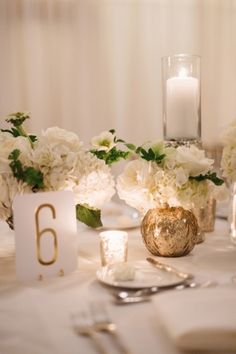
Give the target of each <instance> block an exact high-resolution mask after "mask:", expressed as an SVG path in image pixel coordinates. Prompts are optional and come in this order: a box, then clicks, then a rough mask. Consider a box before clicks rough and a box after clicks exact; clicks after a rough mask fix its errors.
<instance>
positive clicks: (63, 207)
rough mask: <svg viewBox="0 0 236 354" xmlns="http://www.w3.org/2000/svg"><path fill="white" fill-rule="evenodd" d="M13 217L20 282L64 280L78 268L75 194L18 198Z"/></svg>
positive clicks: (46, 194)
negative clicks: (61, 277)
mask: <svg viewBox="0 0 236 354" xmlns="http://www.w3.org/2000/svg"><path fill="white" fill-rule="evenodd" d="M13 215H14V228H15V243H16V276H17V279H18V280H20V281H30V280H33V279H35V280H36V279H38V280H43V279H44V278H47V277H54V276H63V275H64V274H67V273H69V272H72V271H73V270H75V269H76V268H77V247H76V233H77V224H76V215H75V203H74V198H73V193H72V192H69V191H59V192H42V193H33V194H24V195H22V196H16V197H15V199H14V203H13Z"/></svg>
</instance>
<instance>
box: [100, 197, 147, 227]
mask: <svg viewBox="0 0 236 354" xmlns="http://www.w3.org/2000/svg"><path fill="white" fill-rule="evenodd" d="M101 219H102V224H103V228H104V229H120V230H121V229H132V228H135V227H139V226H140V224H141V217H140V215H139V213H138V212H137V211H136V210H135V209H133V208H131V207H129V206H126V205H123V204H118V203H115V202H111V203H109V204H107V206H105V207H103V208H102V210H101Z"/></svg>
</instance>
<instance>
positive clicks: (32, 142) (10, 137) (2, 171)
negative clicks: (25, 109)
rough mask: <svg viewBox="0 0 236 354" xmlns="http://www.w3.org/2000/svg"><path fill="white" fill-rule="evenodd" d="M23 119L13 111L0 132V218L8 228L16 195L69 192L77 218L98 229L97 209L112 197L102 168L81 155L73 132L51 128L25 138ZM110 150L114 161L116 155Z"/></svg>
mask: <svg viewBox="0 0 236 354" xmlns="http://www.w3.org/2000/svg"><path fill="white" fill-rule="evenodd" d="M26 119H29V116H28V115H27V114H25V113H20V112H18V113H14V114H12V115H10V116H8V119H7V122H8V123H10V124H11V128H10V129H2V130H1V131H0V219H2V220H5V221H7V222H8V224H9V226H10V227H11V228H13V212H12V202H13V199H14V197H15V195H16V194H23V193H35V192H40V191H59V190H70V191H72V192H73V193H74V198H75V204H76V215H77V218H78V219H79V220H80V221H82V222H84V223H86V224H87V225H89V226H92V227H98V226H101V220H100V208H101V207H102V206H103V205H104V204H105V203H107V202H108V201H109V200H110V199H111V197H112V196H113V194H114V193H115V188H114V187H115V182H114V178H113V176H112V174H111V170H110V167H109V166H108V164H106V163H105V161H103V160H102V159H100V158H98V157H97V156H96V155H95V154H94V153H93V152H90V151H86V149H85V148H84V147H83V143H82V142H81V141H80V139H79V138H78V136H77V135H76V134H75V133H73V132H69V131H66V130H64V129H60V128H58V127H51V128H48V129H46V130H45V131H43V132H42V134H41V135H40V136H34V135H28V134H27V133H26V131H25V129H24V127H23V123H24V122H25V120H26ZM113 140H114V138H113ZM114 150H115V152H114V151H113V154H114V155H116V156H115V157H116V158H117V159H118V158H119V151H118V150H117V149H116V148H114ZM115 157H114V158H115Z"/></svg>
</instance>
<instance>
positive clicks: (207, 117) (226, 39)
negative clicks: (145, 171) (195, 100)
mask: <svg viewBox="0 0 236 354" xmlns="http://www.w3.org/2000/svg"><path fill="white" fill-rule="evenodd" d="M177 53H191V54H198V55H200V56H201V68H202V135H203V140H204V142H205V143H208V144H213V143H216V142H217V141H219V139H220V133H221V130H222V127H223V126H224V125H225V124H227V123H229V122H230V121H231V120H233V119H235V118H236V0H0V117H1V126H3V124H4V122H3V118H4V117H5V116H6V115H7V114H8V113H12V112H14V111H27V112H30V113H31V116H32V119H31V121H30V122H29V123H28V126H29V129H30V130H31V131H33V132H35V133H38V132H40V131H41V130H42V129H46V128H47V127H49V126H54V125H57V126H60V127H62V128H65V129H68V130H72V131H74V132H76V133H78V134H79V136H80V138H81V140H83V141H85V142H88V141H89V140H90V138H91V137H92V136H94V135H96V134H98V133H99V132H101V131H103V130H108V129H110V128H114V129H116V131H117V135H118V136H119V137H123V138H124V139H125V140H127V141H131V142H134V143H142V142H144V141H147V140H155V139H158V138H162V87H161V57H162V56H166V55H173V54H177Z"/></svg>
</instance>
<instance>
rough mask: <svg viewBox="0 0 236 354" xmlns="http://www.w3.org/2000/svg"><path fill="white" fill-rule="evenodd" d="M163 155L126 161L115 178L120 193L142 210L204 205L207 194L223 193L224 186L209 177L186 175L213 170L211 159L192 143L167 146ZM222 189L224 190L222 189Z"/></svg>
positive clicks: (207, 197) (187, 207)
mask: <svg viewBox="0 0 236 354" xmlns="http://www.w3.org/2000/svg"><path fill="white" fill-rule="evenodd" d="M164 154H165V158H164V160H163V161H162V162H161V163H160V164H157V163H156V162H154V161H149V162H147V161H146V160H143V159H137V160H133V161H131V162H129V163H128V164H127V165H126V167H125V169H124V171H123V173H122V174H121V175H120V176H118V179H117V191H118V194H119V197H120V198H121V199H123V200H125V202H126V203H127V204H128V205H130V206H132V207H134V208H136V209H138V210H139V211H140V212H141V213H142V214H145V213H146V212H147V211H148V210H149V209H152V208H154V207H161V206H164V205H166V204H168V205H169V206H182V207H184V208H186V209H191V208H193V207H194V206H196V205H197V206H198V207H201V206H205V204H206V202H207V200H208V199H209V197H210V196H212V195H213V194H214V197H217V192H216V191H217V190H220V193H218V194H219V196H220V195H221V197H223V194H224V191H225V188H224V187H218V186H216V185H215V184H214V183H213V182H211V181H209V180H204V181H200V182H199V181H196V180H194V179H189V177H191V176H192V177H196V176H199V175H200V174H202V175H205V174H207V173H208V172H210V171H212V165H213V160H211V159H207V158H206V157H205V153H204V151H202V150H199V149H198V148H196V147H195V146H191V147H182V146H181V147H178V148H177V149H174V148H169V147H168V148H166V149H165V150H164ZM223 190H224V191H223Z"/></svg>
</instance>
